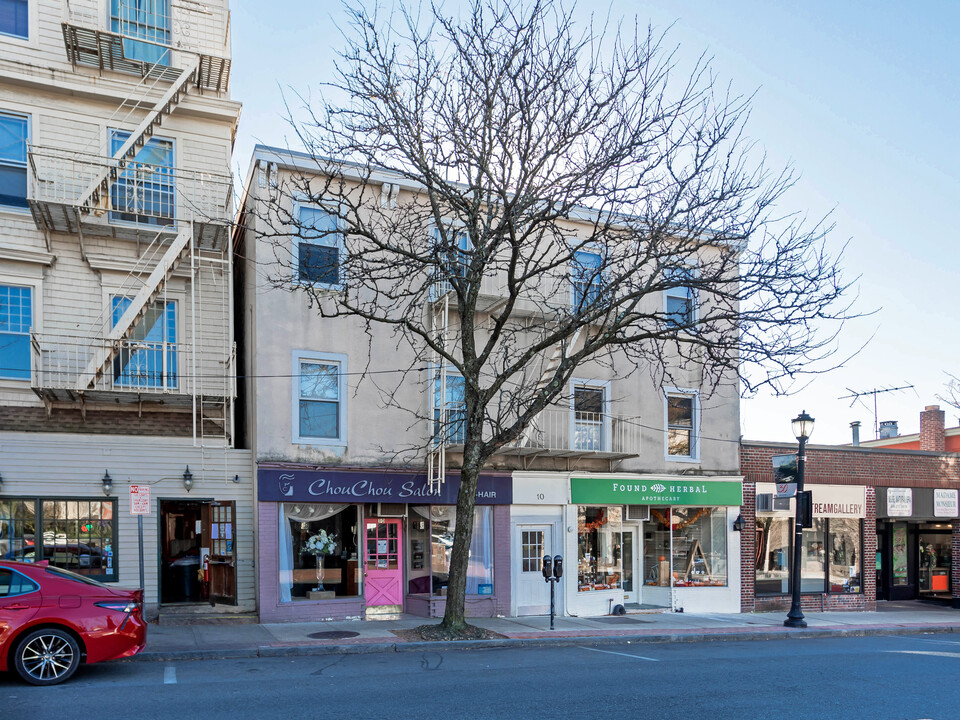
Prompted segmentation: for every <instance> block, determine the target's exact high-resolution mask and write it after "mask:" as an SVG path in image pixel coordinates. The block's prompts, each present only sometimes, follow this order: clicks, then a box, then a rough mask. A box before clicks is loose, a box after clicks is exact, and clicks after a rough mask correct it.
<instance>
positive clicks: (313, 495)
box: [257, 468, 513, 505]
mask: <svg viewBox="0 0 960 720" xmlns="http://www.w3.org/2000/svg"><path fill="white" fill-rule="evenodd" d="M257 484H258V490H257V497H258V498H259V499H260V501H262V502H340V503H343V502H346V503H361V502H389V503H411V504H415V505H417V504H423V505H456V503H457V494H458V493H459V492H460V476H459V475H454V474H451V473H448V474H447V479H446V481H445V482H443V483H441V484H440V485H434V486H433V487H432V488H431V487H430V485H429V484H428V483H427V476H426V475H424V474H415V473H402V472H382V471H381V472H375V471H353V470H299V469H286V468H282V469H281V468H261V469H260V470H259V471H258V472H257ZM512 500H513V483H512V481H511V479H510V477H509V476H508V475H481V476H480V478H479V480H478V481H477V503H478V504H480V505H509V504H510V503H511V502H512Z"/></svg>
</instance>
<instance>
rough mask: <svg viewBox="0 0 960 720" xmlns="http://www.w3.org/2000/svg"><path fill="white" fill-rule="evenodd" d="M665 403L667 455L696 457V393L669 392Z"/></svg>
mask: <svg viewBox="0 0 960 720" xmlns="http://www.w3.org/2000/svg"><path fill="white" fill-rule="evenodd" d="M666 404H667V408H666V410H667V411H666V419H667V456H668V457H670V458H675V459H690V460H695V459H697V458H698V457H699V452H700V449H699V447H698V445H699V442H698V441H699V438H698V437H697V428H698V424H699V418H698V417H697V416H698V414H699V400H698V398H697V395H696V393H682V392H670V393H668V394H667V399H666Z"/></svg>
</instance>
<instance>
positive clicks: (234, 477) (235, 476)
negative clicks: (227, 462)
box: [233, 475, 240, 485]
mask: <svg viewBox="0 0 960 720" xmlns="http://www.w3.org/2000/svg"><path fill="white" fill-rule="evenodd" d="M233 481H234V482H235V483H237V485H239V484H240V476H239V475H234V476H233Z"/></svg>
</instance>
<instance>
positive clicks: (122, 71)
mask: <svg viewBox="0 0 960 720" xmlns="http://www.w3.org/2000/svg"><path fill="white" fill-rule="evenodd" d="M230 65H231V59H230V13H229V8H228V4H227V0H211V1H210V2H202V3H201V2H193V1H192V0H157V1H156V2H146V1H145V0H109V1H107V2H101V1H100V0H11V1H10V2H6V3H4V5H3V12H0V447H2V452H0V478H2V480H0V555H2V556H4V557H8V558H14V559H23V560H28V561H30V560H36V561H39V560H41V559H45V560H49V561H50V562H51V563H52V564H54V565H60V566H62V567H65V568H68V569H70V570H74V571H76V572H80V573H82V574H84V575H88V576H90V577H93V578H97V579H100V580H104V581H107V582H118V583H120V584H122V585H126V586H137V585H139V584H140V582H141V577H142V578H143V582H144V583H145V589H146V603H147V605H148V610H154V609H155V608H156V607H157V606H162V607H163V608H167V607H171V608H175V607H177V606H187V605H190V604H191V603H197V604H198V607H200V603H202V602H203V601H210V602H215V603H218V604H221V605H222V607H224V608H229V609H231V610H244V609H250V608H252V606H253V604H254V580H253V565H252V558H253V552H254V551H253V528H252V522H253V517H252V503H251V497H252V479H251V477H250V455H249V453H248V452H247V451H245V450H240V449H237V448H236V443H235V432H234V415H235V397H236V382H235V373H236V369H235V350H234V337H233V330H232V302H231V287H232V284H231V273H232V269H231V256H230V252H229V242H230V227H231V221H232V214H233V183H232V180H231V175H230V156H231V152H232V146H233V140H234V134H235V131H236V128H237V122H238V118H239V113H240V104H239V103H238V102H236V101H234V100H231V98H230ZM132 491H135V492H136V493H137V494H138V495H139V496H147V495H149V503H148V504H147V505H146V509H147V511H148V514H146V515H143V516H142V520H143V534H142V543H143V545H142V547H141V545H140V541H139V540H138V531H137V526H138V518H137V516H136V515H134V514H133V513H132V503H131V502H130V500H129V496H130V495H131V492H132ZM141 552H142V557H143V566H142V568H141V565H140V561H139V557H141ZM204 566H207V568H208V575H207V577H208V578H209V581H208V582H203V579H202V578H203V573H202V568H203V567H204ZM141 572H142V573H143V574H142V575H141Z"/></svg>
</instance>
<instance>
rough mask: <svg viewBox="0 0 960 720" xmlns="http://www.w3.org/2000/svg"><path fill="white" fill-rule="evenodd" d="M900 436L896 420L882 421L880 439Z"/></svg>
mask: <svg viewBox="0 0 960 720" xmlns="http://www.w3.org/2000/svg"><path fill="white" fill-rule="evenodd" d="M899 434H900V431H899V430H897V421H896V420H881V421H880V439H881V440H884V439H886V438H893V437H897V435H899Z"/></svg>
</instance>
